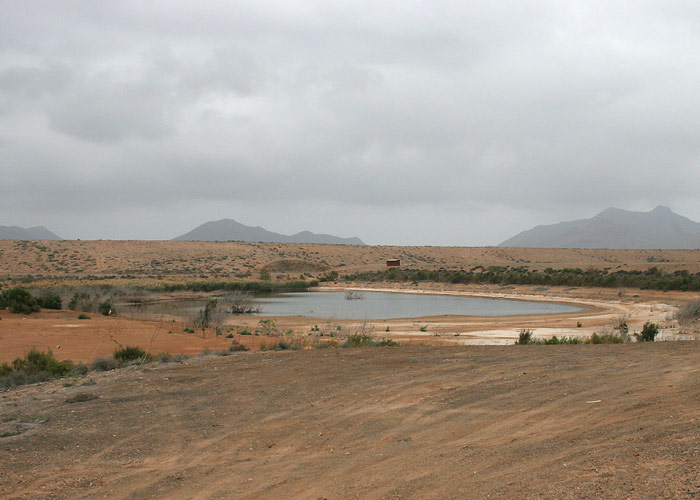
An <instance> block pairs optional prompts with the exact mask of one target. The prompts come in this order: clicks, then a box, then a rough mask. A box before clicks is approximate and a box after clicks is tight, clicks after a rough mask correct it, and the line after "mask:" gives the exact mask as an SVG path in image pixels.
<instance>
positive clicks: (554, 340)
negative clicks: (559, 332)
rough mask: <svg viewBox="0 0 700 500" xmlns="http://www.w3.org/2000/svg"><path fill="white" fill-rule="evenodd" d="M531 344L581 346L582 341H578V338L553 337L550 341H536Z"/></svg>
mask: <svg viewBox="0 0 700 500" xmlns="http://www.w3.org/2000/svg"><path fill="white" fill-rule="evenodd" d="M532 343H533V344H536V345H559V344H583V343H584V341H583V339H580V338H578V337H561V338H559V337H557V336H556V335H554V336H553V337H552V338H550V339H537V340H535V341H534V342H532Z"/></svg>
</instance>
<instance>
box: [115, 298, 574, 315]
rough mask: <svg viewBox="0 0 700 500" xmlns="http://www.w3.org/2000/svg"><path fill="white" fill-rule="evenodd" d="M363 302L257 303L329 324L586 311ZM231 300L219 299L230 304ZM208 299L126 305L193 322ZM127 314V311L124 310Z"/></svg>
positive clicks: (465, 301) (467, 301) (488, 303)
mask: <svg viewBox="0 0 700 500" xmlns="http://www.w3.org/2000/svg"><path fill="white" fill-rule="evenodd" d="M360 295H361V297H362V298H361V299H355V300H348V299H346V296H345V293H344V292H301V293H286V294H280V295H276V296H273V297H263V298H258V299H256V302H257V303H258V304H259V305H260V307H261V312H260V313H259V314H256V316H302V317H310V318H328V319H392V318H419V317H421V316H442V315H466V316H511V315H523V314H555V313H569V312H579V311H583V309H582V308H580V307H577V306H572V305H565V304H554V303H550V302H534V301H523V300H508V299H486V298H478V297H458V296H452V295H429V294H409V293H387V292H360ZM225 300H226V296H223V297H221V298H220V301H221V303H222V304H224V303H225ZM205 303H206V300H186V301H174V302H167V303H158V304H142V305H138V306H126V309H127V311H128V310H134V311H137V312H139V313H141V314H146V315H158V314H170V315H174V316H182V317H188V315H189V316H191V315H192V314H193V313H196V312H197V311H199V309H201V308H202V307H204V304H205ZM121 310H122V311H124V309H121Z"/></svg>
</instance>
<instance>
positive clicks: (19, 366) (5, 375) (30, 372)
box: [0, 348, 75, 389]
mask: <svg viewBox="0 0 700 500" xmlns="http://www.w3.org/2000/svg"><path fill="white" fill-rule="evenodd" d="M74 368H75V365H74V364H73V363H72V362H71V361H68V360H64V361H58V360H57V359H56V358H55V356H54V355H53V353H52V352H51V350H49V351H47V352H43V351H38V350H37V349H34V348H32V349H30V350H29V352H28V353H27V354H26V355H25V356H24V357H23V358H17V359H15V360H14V361H13V362H12V364H11V365H10V364H7V363H3V364H2V365H0V389H8V388H11V387H15V386H19V385H24V384H32V383H36V382H43V381H45V380H49V379H52V378H59V377H65V376H66V375H68V374H69V373H71V371H72V370H73V369H74Z"/></svg>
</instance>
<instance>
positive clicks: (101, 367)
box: [92, 358, 117, 372]
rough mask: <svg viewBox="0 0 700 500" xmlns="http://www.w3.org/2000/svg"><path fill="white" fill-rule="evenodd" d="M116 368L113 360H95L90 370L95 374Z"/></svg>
mask: <svg viewBox="0 0 700 500" xmlns="http://www.w3.org/2000/svg"><path fill="white" fill-rule="evenodd" d="M116 367H117V361H116V360H115V359H114V358H97V359H96V360H95V361H93V362H92V369H93V370H95V371H96V372H106V371H109V370H114V369H115V368H116Z"/></svg>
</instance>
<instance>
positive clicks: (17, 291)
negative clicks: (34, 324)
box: [0, 286, 40, 314]
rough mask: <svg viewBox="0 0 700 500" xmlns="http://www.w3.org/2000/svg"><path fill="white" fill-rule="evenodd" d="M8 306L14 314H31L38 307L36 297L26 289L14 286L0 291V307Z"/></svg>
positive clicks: (37, 309)
mask: <svg viewBox="0 0 700 500" xmlns="http://www.w3.org/2000/svg"><path fill="white" fill-rule="evenodd" d="M6 307H7V308H9V309H10V311H12V312H13V313H15V314H31V313H33V312H37V311H39V309H40V306H39V303H38V302H37V300H36V298H34V297H32V294H31V293H29V292H28V291H27V290H26V289H24V288H22V287H20V286H16V287H14V288H10V289H9V290H5V291H4V292H2V293H0V308H1V309H4V308H6Z"/></svg>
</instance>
